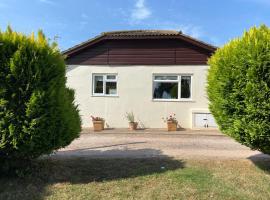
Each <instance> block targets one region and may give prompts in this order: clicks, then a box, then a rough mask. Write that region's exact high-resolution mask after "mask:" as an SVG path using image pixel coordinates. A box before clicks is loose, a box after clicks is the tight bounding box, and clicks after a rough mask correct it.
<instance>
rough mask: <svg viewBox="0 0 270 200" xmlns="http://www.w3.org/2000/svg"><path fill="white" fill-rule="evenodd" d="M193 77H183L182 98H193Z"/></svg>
mask: <svg viewBox="0 0 270 200" xmlns="http://www.w3.org/2000/svg"><path fill="white" fill-rule="evenodd" d="M190 86H191V77H190V76H181V98H190V97H191V92H190V90H191V87H190Z"/></svg>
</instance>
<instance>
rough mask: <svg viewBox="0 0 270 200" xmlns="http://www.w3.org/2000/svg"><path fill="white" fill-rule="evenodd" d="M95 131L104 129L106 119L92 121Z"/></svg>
mask: <svg viewBox="0 0 270 200" xmlns="http://www.w3.org/2000/svg"><path fill="white" fill-rule="evenodd" d="M92 122H93V127H94V131H102V130H104V121H92Z"/></svg>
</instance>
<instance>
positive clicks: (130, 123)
mask: <svg viewBox="0 0 270 200" xmlns="http://www.w3.org/2000/svg"><path fill="white" fill-rule="evenodd" d="M137 126H138V123H137V122H129V130H132V131H134V130H136V129H137Z"/></svg>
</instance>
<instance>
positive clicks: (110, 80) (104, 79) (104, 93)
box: [92, 73, 118, 97]
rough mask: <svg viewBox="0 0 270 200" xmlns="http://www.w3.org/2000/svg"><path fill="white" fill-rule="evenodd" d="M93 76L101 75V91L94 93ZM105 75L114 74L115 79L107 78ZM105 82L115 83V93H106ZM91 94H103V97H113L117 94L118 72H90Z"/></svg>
mask: <svg viewBox="0 0 270 200" xmlns="http://www.w3.org/2000/svg"><path fill="white" fill-rule="evenodd" d="M95 76H102V77H103V93H95V89H96V88H95V87H96V85H95ZM107 76H115V79H107ZM106 82H115V83H116V94H106ZM92 96H99V97H100V96H101V97H103V96H105V97H115V96H118V74H114V73H94V74H92Z"/></svg>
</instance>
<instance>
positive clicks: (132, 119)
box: [126, 112, 138, 130]
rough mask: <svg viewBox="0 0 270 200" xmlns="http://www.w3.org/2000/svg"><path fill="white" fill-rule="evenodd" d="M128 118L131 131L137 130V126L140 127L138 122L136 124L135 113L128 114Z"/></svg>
mask: <svg viewBox="0 0 270 200" xmlns="http://www.w3.org/2000/svg"><path fill="white" fill-rule="evenodd" d="M126 118H127V120H128V122H129V129H130V130H136V129H137V126H138V122H135V116H134V114H133V112H127V113H126Z"/></svg>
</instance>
